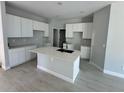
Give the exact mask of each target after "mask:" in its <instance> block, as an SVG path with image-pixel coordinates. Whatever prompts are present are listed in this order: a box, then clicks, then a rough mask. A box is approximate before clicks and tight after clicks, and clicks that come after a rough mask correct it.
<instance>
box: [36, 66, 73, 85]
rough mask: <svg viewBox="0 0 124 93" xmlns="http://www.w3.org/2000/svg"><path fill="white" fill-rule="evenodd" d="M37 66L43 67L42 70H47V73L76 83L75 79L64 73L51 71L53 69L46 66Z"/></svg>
mask: <svg viewBox="0 0 124 93" xmlns="http://www.w3.org/2000/svg"><path fill="white" fill-rule="evenodd" d="M37 68H38V69H41V70H43V71H45V72H47V73H50V74H52V75H54V76H56V77H58V78H61V79H63V80H65V81H68V82H70V83H74V81H73V79H71V78H68V77H66V76H64V75H62V74H59V73H56V72H54V71H51V70H49V69H47V68H44V67H41V66H37Z"/></svg>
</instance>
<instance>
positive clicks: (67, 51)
mask: <svg viewBox="0 0 124 93" xmlns="http://www.w3.org/2000/svg"><path fill="white" fill-rule="evenodd" d="M56 51H60V52H66V53H73V52H74V51H73V50H67V49H57V50H56Z"/></svg>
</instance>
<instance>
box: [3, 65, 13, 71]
mask: <svg viewBox="0 0 124 93" xmlns="http://www.w3.org/2000/svg"><path fill="white" fill-rule="evenodd" d="M10 68H11V67H5V66H4V65H2V69H4V70H5V71H7V70H9V69H10Z"/></svg>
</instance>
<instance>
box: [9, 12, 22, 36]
mask: <svg viewBox="0 0 124 93" xmlns="http://www.w3.org/2000/svg"><path fill="white" fill-rule="evenodd" d="M7 33H8V37H21V19H20V17H18V16H14V15H10V14H7Z"/></svg>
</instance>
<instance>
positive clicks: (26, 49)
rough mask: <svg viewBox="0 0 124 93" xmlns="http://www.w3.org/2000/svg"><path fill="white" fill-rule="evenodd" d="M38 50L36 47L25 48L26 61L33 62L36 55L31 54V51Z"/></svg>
mask: <svg viewBox="0 0 124 93" xmlns="http://www.w3.org/2000/svg"><path fill="white" fill-rule="evenodd" d="M34 48H36V46H31V47H26V48H25V52H26V53H25V56H26V61H28V60H31V59H33V58H35V57H36V54H34V53H31V52H30V50H31V49H34Z"/></svg>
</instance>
